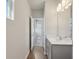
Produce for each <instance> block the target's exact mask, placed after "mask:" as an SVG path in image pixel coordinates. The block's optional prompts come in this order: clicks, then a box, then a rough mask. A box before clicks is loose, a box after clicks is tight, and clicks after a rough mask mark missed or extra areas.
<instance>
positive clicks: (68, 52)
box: [46, 40, 72, 59]
mask: <svg viewBox="0 0 79 59" xmlns="http://www.w3.org/2000/svg"><path fill="white" fill-rule="evenodd" d="M46 50H47V55H48V59H72V45H60V44H51V43H50V42H49V41H48V40H47V49H46Z"/></svg>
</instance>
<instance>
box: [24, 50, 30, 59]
mask: <svg viewBox="0 0 79 59" xmlns="http://www.w3.org/2000/svg"><path fill="white" fill-rule="evenodd" d="M29 53H30V50H29V51H28V52H27V53H26V56H25V59H27V57H28V55H29Z"/></svg>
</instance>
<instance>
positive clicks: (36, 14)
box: [32, 10, 44, 18]
mask: <svg viewBox="0 0 79 59" xmlns="http://www.w3.org/2000/svg"><path fill="white" fill-rule="evenodd" d="M43 15H44V10H32V17H33V18H43V17H44V16H43Z"/></svg>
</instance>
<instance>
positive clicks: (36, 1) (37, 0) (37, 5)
mask: <svg viewBox="0 0 79 59" xmlns="http://www.w3.org/2000/svg"><path fill="white" fill-rule="evenodd" d="M28 1H29V5H30V7H31V9H32V10H42V9H44V1H45V0H28Z"/></svg>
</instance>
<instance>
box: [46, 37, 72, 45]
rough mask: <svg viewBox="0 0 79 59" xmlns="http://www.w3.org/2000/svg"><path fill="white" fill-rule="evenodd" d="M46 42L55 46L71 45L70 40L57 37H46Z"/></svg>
mask: <svg viewBox="0 0 79 59" xmlns="http://www.w3.org/2000/svg"><path fill="white" fill-rule="evenodd" d="M47 38H48V41H49V42H50V43H51V44H57V45H72V40H71V38H63V39H61V40H60V39H59V38H57V37H47Z"/></svg>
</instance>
